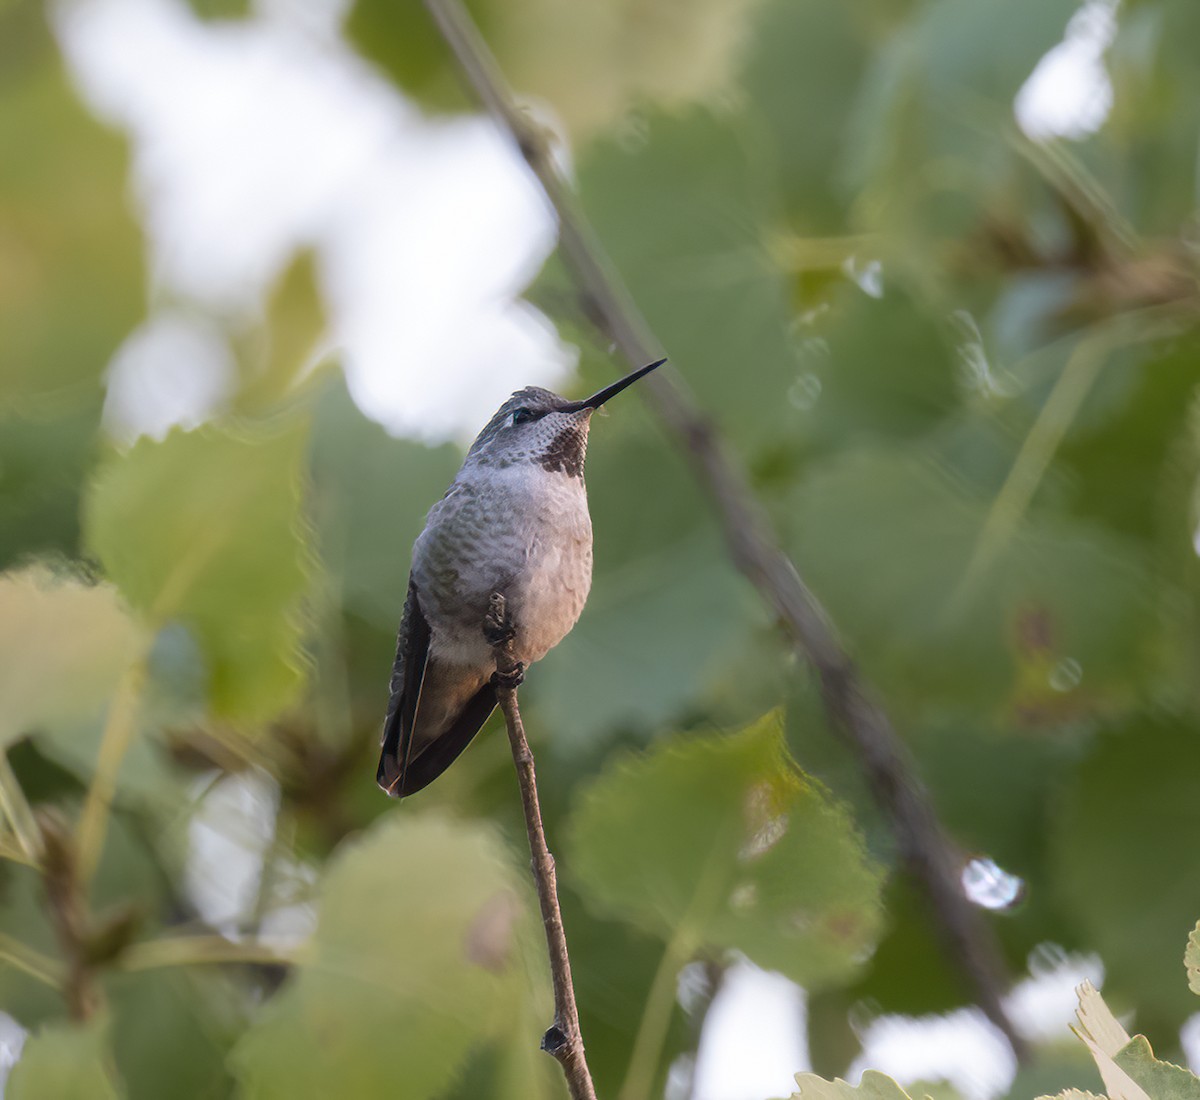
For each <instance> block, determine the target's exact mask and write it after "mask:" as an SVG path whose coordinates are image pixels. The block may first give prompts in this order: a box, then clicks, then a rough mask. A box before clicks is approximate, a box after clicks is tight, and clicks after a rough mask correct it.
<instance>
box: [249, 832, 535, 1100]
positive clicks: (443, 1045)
mask: <svg viewBox="0 0 1200 1100" xmlns="http://www.w3.org/2000/svg"><path fill="white" fill-rule="evenodd" d="M523 899H524V894H523V892H522V891H521V890H520V888H519V887H518V884H517V881H516V878H515V875H514V873H513V868H512V866H511V865H510V861H509V859H508V854H507V852H506V850H505V848H504V846H503V845H502V844H501V843H500V841H499V839H498V837H497V836H496V835H495V834H494V833H492V832H491V831H490V830H488V829H485V828H483V827H481V826H478V825H465V824H459V823H453V822H449V821H446V820H441V819H438V818H433V817H413V816H412V815H410V814H403V813H401V814H396V813H392V814H390V815H388V816H387V817H385V818H384V819H383V820H381V821H380V822H379V823H377V824H376V825H375V826H374V827H372V828H371V829H370V830H368V832H367V833H366V834H364V835H363V836H362V837H360V838H359V839H357V840H356V841H354V842H352V843H350V844H346V845H344V846H343V847H342V848H341V849H339V851H338V853H337V855H336V856H335V857H334V858H333V860H332V861H331V862H330V864H329V865H328V867H327V869H326V872H325V875H324V878H323V880H322V884H321V898H320V902H319V907H318V908H319V914H318V923H317V930H316V933H315V935H314V938H313V943H312V948H311V952H310V953H309V954H308V956H307V957H306V959H305V960H304V961H303V963H302V965H301V966H299V967H298V968H297V970H296V972H295V973H294V974H293V976H292V978H291V979H290V980H289V983H288V984H287V985H286V986H285V987H284V988H283V990H282V991H281V992H280V993H279V994H277V995H276V997H275V998H274V999H273V1000H272V1001H271V1002H270V1003H269V1004H268V1005H267V1007H266V1009H265V1011H264V1012H263V1013H262V1014H261V1015H260V1017H259V1019H258V1021H257V1022H256V1023H255V1024H254V1026H253V1027H252V1028H251V1029H250V1030H249V1031H248V1032H247V1033H246V1034H245V1035H244V1036H243V1038H242V1039H241V1040H240V1042H239V1043H238V1045H237V1047H236V1048H235V1050H234V1052H233V1055H232V1060H231V1062H232V1066H233V1071H234V1073H235V1075H236V1076H237V1077H238V1078H239V1079H240V1081H241V1086H242V1092H241V1093H240V1094H239V1095H241V1096H242V1097H243V1100H284V1098H286V1100H318V1098H320V1100H324V1098H326V1097H330V1096H353V1097H357V1098H359V1100H369V1098H374V1097H380V1098H382V1097H394V1096H398V1095H403V1096H404V1097H405V1098H406V1100H422V1098H424V1097H429V1096H433V1095H438V1094H440V1093H441V1092H442V1091H443V1090H444V1089H445V1088H446V1087H447V1086H448V1084H449V1083H450V1081H451V1080H452V1079H453V1078H454V1075H455V1074H456V1073H457V1072H458V1070H459V1067H460V1066H461V1064H462V1062H463V1060H464V1059H465V1058H466V1056H467V1054H468V1052H469V1051H470V1050H471V1049H472V1048H473V1047H475V1046H477V1045H478V1044H479V1043H480V1042H485V1041H487V1040H489V1039H497V1038H500V1037H503V1036H507V1035H508V1034H509V1033H510V1032H511V1029H512V1027H513V1021H517V1020H520V1019H522V1018H523V1017H525V1016H527V1015H528V1012H527V1010H526V1005H527V1001H528V997H529V989H528V984H527V981H526V976H525V952H524V938H523V935H522V930H523V929H526V928H528V927H529V926H528V925H526V924H525V922H524V916H525V914H526V911H527V907H526V905H525V904H524V900H523Z"/></svg>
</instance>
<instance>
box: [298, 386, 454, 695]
mask: <svg viewBox="0 0 1200 1100" xmlns="http://www.w3.org/2000/svg"><path fill="white" fill-rule="evenodd" d="M461 461H462V456H461V454H460V453H459V452H458V451H457V450H456V449H455V448H454V447H452V446H449V445H445V446H442V447H427V446H425V445H423V444H421V443H414V442H412V441H410V440H403V439H395V438H393V437H392V436H390V435H388V433H387V432H386V431H384V429H383V428H381V427H380V426H379V425H378V424H376V423H374V422H373V421H371V420H368V419H367V418H366V417H365V416H364V415H363V414H362V412H361V411H360V410H359V409H358V407H357V406H356V405H355V404H354V402H353V401H352V400H351V398H350V395H349V393H348V392H347V391H346V387H345V382H344V379H343V378H342V376H341V375H340V374H339V375H338V376H337V377H336V378H332V379H330V380H329V382H328V384H327V385H326V387H325V389H324V391H323V392H322V393H321V395H320V398H319V399H318V401H317V403H316V407H315V410H314V415H313V432H312V447H311V451H310V462H311V468H312V480H313V495H314V501H315V504H314V509H313V511H314V518H315V520H316V524H317V529H318V536H319V543H320V549H321V557H322V560H323V561H324V562H325V563H326V565H327V567H328V569H329V571H330V573H331V574H333V576H335V577H336V578H337V581H338V586H339V593H340V597H341V602H342V606H343V607H345V608H346V610H348V611H351V612H353V613H354V614H355V615H358V616H359V617H361V618H363V619H365V620H366V621H368V622H370V623H374V624H375V625H376V626H379V627H380V628H381V629H383V630H385V631H387V632H388V633H390V634H393V635H394V634H395V631H396V628H397V627H398V626H399V625H400V612H401V610H402V609H403V607H404V595H405V592H406V591H407V590H408V567H409V560H410V555H411V550H412V544H413V543H414V542H415V541H416V538H417V536H418V535H419V534H420V533H421V528H422V526H423V525H424V522H425V514H426V513H427V512H428V511H429V509H430V508H431V507H432V506H433V505H434V503H436V501H437V500H438V498H440V497H441V495H442V494H443V493H444V492H445V491H446V487H447V486H448V485H449V484H450V482H451V481H452V480H453V479H454V475H455V473H456V472H457V471H458V467H459V464H460V463H461ZM391 656H392V655H391V654H388V660H389V661H390V660H391ZM385 676H386V674H385Z"/></svg>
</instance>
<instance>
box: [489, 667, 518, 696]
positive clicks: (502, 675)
mask: <svg viewBox="0 0 1200 1100" xmlns="http://www.w3.org/2000/svg"><path fill="white" fill-rule="evenodd" d="M524 682H525V662H524V661H518V662H517V663H516V665H515V666H514V667H513V670H512V671H511V672H501V671H500V670H499V669H496V671H495V672H493V673H492V686H493V687H498V688H507V689H508V690H509V691H516V690H517V688H519V687H520V686H521V685H522V684H523V683H524Z"/></svg>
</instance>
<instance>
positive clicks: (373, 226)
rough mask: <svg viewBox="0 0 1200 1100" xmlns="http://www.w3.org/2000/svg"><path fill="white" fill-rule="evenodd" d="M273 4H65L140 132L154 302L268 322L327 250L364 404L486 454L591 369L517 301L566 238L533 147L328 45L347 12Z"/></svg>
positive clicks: (337, 344) (86, 68)
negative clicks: (483, 442)
mask: <svg viewBox="0 0 1200 1100" xmlns="http://www.w3.org/2000/svg"><path fill="white" fill-rule="evenodd" d="M265 6H266V9H267V11H268V13H269V15H270V18H263V19H260V20H250V21H245V22H227V23H221V22H216V23H205V22H202V21H200V20H198V19H197V18H196V17H195V15H194V14H193V13H192V12H191V10H190V9H189V8H188V6H187V5H186V4H185V3H184V2H183V0H75V2H73V3H70V4H63V5H61V6H60V7H59V9H58V12H59V17H58V20H57V25H58V28H59V35H60V39H61V41H62V43H63V46H64V49H65V51H66V53H67V56H68V59H69V60H70V62H71V65H72V69H73V72H74V74H75V76H76V78H77V79H78V80H79V82H80V85H81V87H82V89H83V92H84V94H85V96H86V97H87V99H88V101H89V102H90V103H91V105H92V106H93V107H94V108H95V109H96V110H97V111H98V112H99V113H101V114H102V115H103V116H104V117H106V118H109V119H111V120H112V121H113V122H114V123H116V124H117V125H119V126H120V127H122V128H123V129H125V130H126V131H128V132H129V134H130V136H131V137H132V141H133V177H134V189H135V192H136V194H137V197H138V199H139V203H140V206H141V214H142V218H143V222H144V224H145V225H146V228H147V232H148V235H149V245H150V263H151V269H152V273H153V284H154V296H155V298H156V299H160V300H161V299H166V300H168V301H170V300H172V299H174V300H178V299H181V298H182V299H185V300H188V301H191V302H194V303H197V304H199V305H201V306H203V307H205V308H208V309H210V310H214V311H216V312H217V313H219V314H225V315H231V316H238V317H242V316H246V315H253V314H254V313H255V312H256V310H257V309H258V307H259V306H260V305H261V302H262V299H263V296H264V294H265V292H266V291H267V290H268V289H269V287H270V285H271V284H272V282H273V281H274V280H275V279H276V278H277V277H278V276H279V274H280V273H281V271H282V270H283V269H284V267H285V266H286V264H287V263H288V261H289V260H290V258H291V257H292V256H293V255H294V254H295V252H296V250H297V249H299V248H304V247H310V248H312V249H314V251H315V254H316V257H317V265H318V270H319V273H320V278H321V281H322V284H323V290H324V292H325V296H326V300H327V302H328V303H329V306H330V309H331V314H332V316H331V328H332V333H331V337H332V340H331V342H332V344H333V345H334V348H335V349H336V350H337V351H340V352H341V354H342V356H343V362H344V365H345V368H346V372H347V376H348V378H349V382H350V385H351V388H352V390H353V392H354V395H355V397H356V399H357V400H358V401H359V402H360V403H361V404H362V405H363V406H364V407H365V408H366V410H367V411H368V412H369V413H370V414H371V415H373V416H375V417H376V418H378V419H379V420H381V421H383V422H384V423H385V424H386V425H387V426H388V427H390V428H391V429H393V430H395V431H399V432H406V433H409V434H414V435H419V436H422V437H425V438H430V439H438V438H445V437H446V436H448V435H457V436H460V437H466V438H469V437H470V436H472V435H474V433H475V431H476V430H478V428H479V426H480V424H481V423H482V422H483V421H485V420H486V419H487V417H488V416H490V415H491V413H492V412H493V411H494V410H495V408H496V406H498V405H499V404H500V403H501V401H503V400H504V398H505V397H507V396H508V394H509V393H511V392H512V391H513V390H515V389H518V388H520V387H521V386H524V385H528V384H530V383H535V384H542V385H550V386H556V385H561V384H563V383H564V381H565V380H566V378H567V377H568V374H569V370H570V367H571V364H572V360H573V353H572V352H571V350H570V349H568V348H567V347H565V346H564V345H563V344H561V343H560V341H559V340H558V338H557V335H556V334H555V332H554V330H553V327H552V326H551V325H550V324H549V323H548V322H547V321H546V320H545V319H544V318H543V317H541V315H540V314H539V313H538V312H537V311H536V310H534V309H533V308H532V307H530V306H528V305H526V304H524V303H521V302H519V301H518V296H519V294H520V292H521V290H522V289H523V287H524V285H525V284H526V283H527V282H528V281H529V279H530V278H532V276H533V275H534V274H535V273H536V271H537V270H538V268H539V266H540V265H541V263H542V262H543V260H544V259H545V257H546V256H547V255H548V254H549V253H550V251H551V249H552V248H553V246H554V240H555V235H556V226H555V222H554V219H553V217H552V215H551V213H550V211H549V209H548V207H547V205H546V203H545V201H544V199H543V197H542V195H541V193H540V191H539V190H538V188H537V186H536V185H535V183H534V181H533V180H532V177H531V176H530V175H529V174H528V172H527V170H526V168H525V166H524V164H523V163H522V162H521V161H520V158H519V156H518V154H517V153H516V151H515V150H513V149H512V148H511V146H510V145H509V143H508V142H507V141H505V140H504V139H503V138H502V137H501V135H500V134H499V133H498V132H497V131H496V130H495V128H494V127H493V126H492V125H491V124H490V123H489V122H487V121H485V120H482V119H477V118H457V119H450V120H447V121H438V122H434V121H430V120H428V119H426V118H424V117H423V116H422V115H421V114H420V112H419V111H418V110H417V109H416V108H415V107H413V106H412V105H411V104H409V103H407V102H406V101H405V100H404V99H403V98H402V97H401V96H400V95H399V94H398V93H397V92H396V91H395V90H394V89H393V88H392V87H391V85H390V84H388V83H387V82H386V81H384V80H382V79H380V78H378V77H377V76H376V75H375V74H374V73H373V72H372V70H371V69H370V68H369V67H368V66H367V65H366V64H365V63H363V62H362V61H361V59H359V58H358V57H357V56H356V55H355V54H354V52H353V51H352V50H351V49H350V48H349V47H348V46H347V45H346V44H345V43H344V42H342V41H341V40H340V39H339V38H337V37H336V36H334V35H332V34H331V33H330V25H331V24H336V18H335V16H336V8H337V4H336V3H333V2H332V0H323V2H322V4H321V5H320V8H321V9H322V11H319V12H316V13H311V12H307V10H306V9H305V8H304V7H303V5H297V4H295V3H291V2H289V0H273V2H272V3H270V4H267V5H265ZM306 12H307V13H306ZM318 16H319V18H318ZM196 362H197V367H196V369H197V370H200V371H203V370H204V369H206V367H207V364H205V363H204V362H203V360H202V359H200V360H197V361H196ZM177 369H178V371H179V372H180V374H181V375H182V374H184V373H186V371H187V366H186V365H185V364H183V363H182V362H179V363H178V364H177ZM135 412H136V409H129V408H128V406H127V408H126V416H127V418H128V417H129V416H131V415H133V413H135ZM148 421H149V422H148V425H147V427H148V428H149V429H150V430H154V431H161V430H162V423H161V416H159V415H158V414H157V413H156V412H155V411H154V410H153V409H151V410H150V411H149V414H148Z"/></svg>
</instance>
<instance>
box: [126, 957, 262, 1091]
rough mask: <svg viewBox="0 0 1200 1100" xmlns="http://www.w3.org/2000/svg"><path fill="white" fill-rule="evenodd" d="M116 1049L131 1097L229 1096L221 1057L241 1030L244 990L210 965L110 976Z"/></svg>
mask: <svg viewBox="0 0 1200 1100" xmlns="http://www.w3.org/2000/svg"><path fill="white" fill-rule="evenodd" d="M105 991H106V993H107V994H108V996H109V998H110V999H111V1002H112V1006H113V1029H112V1031H113V1036H112V1042H113V1049H114V1051H115V1053H116V1058H117V1064H118V1065H119V1066H120V1068H121V1076H122V1077H123V1078H124V1080H125V1083H126V1086H127V1088H128V1091H129V1100H161V1098H163V1097H168V1096H169V1097H171V1098H172V1100H193V1098H194V1100H208V1098H209V1097H215V1096H225V1095H228V1093H229V1091H230V1086H231V1080H230V1075H229V1071H228V1069H227V1067H226V1059H227V1057H228V1054H229V1051H230V1050H231V1049H232V1047H233V1044H234V1042H235V1040H236V1039H237V1038H238V1037H239V1036H240V1035H241V1033H242V1032H243V1031H244V1030H245V1026H246V1016H247V1012H246V1005H245V1000H244V997H245V990H244V989H243V988H242V987H241V986H240V985H235V984H234V983H233V982H232V981H230V980H229V979H228V977H227V975H225V974H222V973H221V972H220V971H219V969H217V968H214V967H204V968H201V967H196V968H191V969H185V968H164V969H161V970H148V971H145V972H143V973H135V974H122V973H113V974H111V975H110V976H109V977H108V978H107V980H106V982H105Z"/></svg>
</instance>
